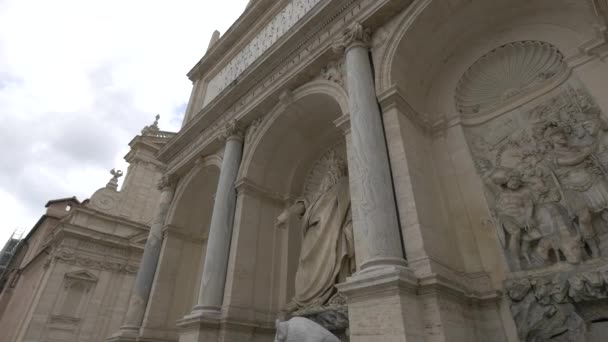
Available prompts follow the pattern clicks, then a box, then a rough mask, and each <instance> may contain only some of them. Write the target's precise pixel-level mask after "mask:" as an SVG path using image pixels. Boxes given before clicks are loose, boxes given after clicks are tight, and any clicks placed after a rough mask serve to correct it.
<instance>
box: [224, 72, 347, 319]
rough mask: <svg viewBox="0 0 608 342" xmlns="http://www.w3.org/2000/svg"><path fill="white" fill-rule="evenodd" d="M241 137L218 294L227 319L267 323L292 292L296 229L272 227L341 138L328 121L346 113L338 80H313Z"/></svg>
mask: <svg viewBox="0 0 608 342" xmlns="http://www.w3.org/2000/svg"><path fill="white" fill-rule="evenodd" d="M281 99H282V101H281V103H279V104H278V105H277V106H276V107H275V108H274V110H272V111H271V112H270V113H269V114H268V115H267V116H266V117H265V118H263V119H262V121H261V123H260V124H259V126H258V127H257V129H256V130H255V132H252V131H250V133H248V136H247V137H246V143H245V152H244V158H243V161H242V164H241V168H240V172H239V180H238V181H237V190H238V197H237V207H236V215H235V223H234V231H233V238H232V245H231V256H230V261H229V267H228V272H229V275H228V279H227V282H226V290H225V295H224V309H225V310H226V314H227V316H228V317H229V318H230V319H238V320H245V321H253V322H258V323H259V324H272V322H274V320H275V319H276V317H277V313H278V312H279V311H280V310H281V309H282V308H284V305H285V304H286V303H287V302H288V301H289V300H290V299H291V297H292V296H293V293H294V279H295V271H296V269H297V264H298V258H299V253H300V242H301V237H302V232H301V231H299V230H298V229H297V227H296V222H291V223H289V224H288V227H287V228H286V229H279V228H275V220H276V218H277V216H278V215H279V214H280V213H281V211H282V210H284V209H285V208H286V206H287V205H288V203H291V201H293V200H295V199H296V198H297V197H298V196H300V195H301V193H302V191H303V187H304V183H305V179H306V177H307V175H308V174H309V172H310V170H311V168H312V166H313V165H314V163H315V161H316V160H317V159H319V158H320V157H321V156H322V155H323V154H324V153H325V152H326V151H328V150H329V149H330V148H332V147H334V146H336V144H339V143H343V142H344V135H343V133H342V131H341V130H340V129H338V128H337V127H336V125H335V124H334V121H335V120H337V119H338V118H340V117H342V116H343V115H345V110H346V108H347V103H348V101H347V96H346V93H345V91H344V90H343V89H342V87H341V86H340V85H338V84H337V83H334V82H329V81H314V82H311V83H308V84H306V85H304V86H302V87H300V88H298V89H296V90H294V91H293V92H291V93H284V94H283V95H282V96H281Z"/></svg>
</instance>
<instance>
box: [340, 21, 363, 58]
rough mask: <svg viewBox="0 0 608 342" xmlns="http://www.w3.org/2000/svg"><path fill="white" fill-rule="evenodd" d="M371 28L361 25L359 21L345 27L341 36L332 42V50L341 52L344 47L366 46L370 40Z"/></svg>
mask: <svg viewBox="0 0 608 342" xmlns="http://www.w3.org/2000/svg"><path fill="white" fill-rule="evenodd" d="M371 37H372V33H371V30H370V29H368V28H365V27H363V25H361V23H358V22H357V23H355V24H354V25H352V26H351V27H349V28H347V29H346V30H345V31H344V33H343V34H342V37H340V38H339V39H338V40H336V41H335V42H334V46H333V50H334V51H335V52H337V53H340V54H341V53H343V52H344V50H345V49H347V48H350V47H353V46H364V47H366V48H368V47H369V46H370V44H371V40H372V38H371Z"/></svg>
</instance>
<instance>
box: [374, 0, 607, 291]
mask: <svg viewBox="0 0 608 342" xmlns="http://www.w3.org/2000/svg"><path fill="white" fill-rule="evenodd" d="M597 23H599V18H598V17H597V16H596V15H595V13H594V11H593V8H592V7H591V5H590V3H587V2H584V3H583V2H580V1H571V0H555V1H552V0H535V1H524V0H515V1H513V0H488V1H459V2H446V1H430V0H417V1H414V2H413V3H412V4H411V5H410V6H409V7H408V9H406V10H405V11H404V12H403V13H402V14H400V15H399V16H398V17H396V18H395V19H393V22H392V23H390V24H389V25H387V26H386V27H385V31H384V32H382V34H385V35H386V36H387V37H388V39H387V41H386V42H385V43H384V45H383V46H380V47H377V48H376V49H375V50H374V53H375V56H374V57H375V61H376V63H375V65H376V68H377V73H376V87H377V92H378V94H379V97H380V99H381V100H380V101H381V103H382V102H383V100H384V99H385V97H386V96H390V95H391V94H393V93H394V92H397V93H399V95H400V96H401V98H402V99H404V100H405V101H404V102H403V103H405V104H403V103H401V104H399V106H400V107H402V108H403V109H402V112H403V113H402V114H405V115H406V116H408V119H403V118H398V119H395V120H399V121H401V122H407V123H401V125H400V128H399V132H398V134H399V136H400V137H402V139H403V140H404V142H403V144H404V145H406V146H407V145H410V146H412V145H416V146H429V147H428V148H426V147H425V148H424V149H425V151H427V152H428V153H423V154H424V156H420V155H419V154H420V152H418V153H413V152H410V153H409V154H410V156H408V164H410V165H409V166H408V170H409V172H410V174H409V177H410V179H411V180H410V181H411V182H412V183H413V184H414V185H413V186H412V188H413V190H412V191H413V196H414V198H415V199H416V202H417V206H419V207H420V208H421V209H419V210H418V213H417V214H418V215H419V216H418V220H419V222H421V223H420V224H422V225H425V226H426V227H425V228H424V229H423V231H422V232H421V233H420V234H421V235H422V236H423V240H424V239H425V237H424V236H425V235H426V236H428V237H427V238H426V239H428V242H426V245H425V250H426V253H427V254H428V255H429V257H430V258H432V259H435V260H438V261H439V262H441V263H443V264H444V265H448V266H450V267H452V268H454V269H456V270H458V271H464V272H465V273H467V272H472V273H475V272H483V271H486V272H488V273H490V274H492V275H493V280H494V284H495V286H496V287H500V286H501V285H500V284H501V282H502V278H503V276H504V274H503V270H504V267H505V266H504V260H502V256H501V255H500V253H496V250H497V249H496V245H497V243H498V242H497V240H496V237H495V236H493V235H492V233H491V232H489V229H491V227H490V226H489V225H488V224H487V222H486V221H484V220H485V219H484V218H487V217H488V215H489V214H488V210H487V207H486V206H487V204H486V201H485V199H484V197H483V185H482V184H481V182H480V180H479V179H478V178H475V179H474V178H473V177H478V176H477V174H476V171H475V167H474V165H473V159H472V156H471V152H470V150H469V147H468V145H467V142H466V140H465V136H464V132H463V131H462V128H461V127H460V126H457V125H458V124H459V123H460V121H459V120H460V115H459V113H458V110H457V108H456V104H455V100H454V97H455V96H454V91H455V89H456V87H457V85H458V81H459V80H460V79H461V77H462V76H463V74H465V72H466V71H467V69H468V68H469V67H470V66H471V65H472V64H473V63H475V61H476V60H478V59H479V58H480V57H482V56H484V55H485V54H487V53H488V52H489V51H492V50H493V49H496V48H498V47H500V46H503V45H505V44H510V43H514V42H520V41H540V42H544V43H548V44H550V45H552V46H555V47H556V48H557V49H558V50H559V51H560V53H561V54H563V56H564V60H565V61H566V62H567V63H568V64H571V65H570V66H571V67H572V66H574V64H576V63H579V62H578V60H579V59H580V57H581V55H582V54H581V49H580V47H581V46H583V45H584V44H585V43H587V42H589V41H591V40H593V39H594V38H596V34H597V33H596V31H595V28H594V24H597ZM596 82H598V83H599V81H596ZM556 84H558V83H556ZM387 108H388V107H387ZM388 110H390V109H388ZM385 116H386V114H385ZM404 149H405V150H406V152H405V153H406V154H408V153H407V150H408V148H407V147H404ZM412 170H413V171H412ZM395 175H396V177H403V176H402V175H401V174H399V173H398V172H395ZM470 175H473V176H470ZM421 184H424V186H421ZM427 206H428V208H426V207H427ZM400 211H402V212H403V213H402V216H403V217H405V219H406V220H407V215H406V213H407V212H406V211H405V209H400ZM429 212H433V213H435V215H430V214H429ZM409 216H411V215H409ZM484 222H485V223H484ZM403 225H404V226H407V225H408V222H405V223H404V224H403ZM455 231H458V234H455ZM405 235H407V234H405ZM437 235H440V236H442V237H443V238H442V239H436V238H435V236H437ZM444 240H451V241H458V244H457V245H458V252H457V253H456V254H455V255H447V253H444V252H443V251H444V250H450V251H451V250H455V249H456V248H448V246H445V245H444V244H443V243H442V242H441V241H444ZM436 241H439V242H436ZM413 249H415V248H412V246H409V251H408V242H407V241H406V252H408V253H412V250H413ZM416 252H418V251H417V250H416ZM423 254H424V253H421V254H418V253H416V256H415V257H420V258H423V257H424V256H423ZM409 256H410V255H409V254H408V257H409Z"/></svg>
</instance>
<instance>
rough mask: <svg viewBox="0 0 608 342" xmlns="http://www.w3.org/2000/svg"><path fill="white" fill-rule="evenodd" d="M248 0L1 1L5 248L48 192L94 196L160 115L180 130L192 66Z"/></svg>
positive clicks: (0, 194)
mask: <svg viewBox="0 0 608 342" xmlns="http://www.w3.org/2000/svg"><path fill="white" fill-rule="evenodd" d="M247 2H248V0H223V1H213V2H212V1H206V0H174V1H170V2H169V1H158V0H148V1H145V0H85V1H83V0H55V1H47V0H0V119H2V120H1V121H0V145H1V146H2V149H3V152H2V156H1V158H0V207H2V209H3V213H4V215H3V226H2V227H0V248H1V246H2V245H3V244H4V242H5V241H6V239H7V238H8V237H9V236H10V234H11V233H12V231H13V230H14V229H15V228H21V229H26V230H27V229H29V228H31V227H32V226H33V224H34V223H35V222H36V221H37V220H38V218H39V217H40V215H42V214H43V212H44V204H45V203H46V201H47V200H50V199H53V198H58V197H69V196H72V195H77V196H78V197H79V198H80V199H81V200H82V199H84V198H88V197H89V196H90V195H91V194H92V193H93V192H94V191H95V190H96V189H97V188H99V187H101V186H104V185H105V183H106V182H107V180H108V179H109V177H110V175H109V174H108V170H109V169H111V168H112V167H115V166H120V167H122V168H125V165H124V161H123V160H122V157H123V156H124V154H126V152H127V151H128V147H127V143H128V142H129V141H130V140H131V138H132V137H133V136H134V135H135V134H137V133H138V132H139V130H141V128H143V126H144V125H146V124H149V123H151V122H152V121H153V119H154V115H155V114H156V113H159V114H161V121H160V126H161V129H164V130H173V131H175V130H177V129H179V125H180V122H181V117H182V115H183V110H184V109H185V105H186V102H187V100H188V97H189V95H190V90H191V83H190V81H189V80H188V79H187V78H186V76H185V74H186V73H187V72H188V71H189V70H190V68H191V67H192V66H194V64H195V63H196V62H197V61H198V60H199V59H200V58H201V57H202V56H203V54H204V52H205V50H206V48H207V44H208V42H209V39H210V38H211V34H212V32H213V30H216V29H217V30H220V32H225V31H226V30H227V29H228V27H229V26H230V25H231V24H232V23H233V22H234V21H235V20H236V19H237V18H238V16H239V15H240V14H241V13H242V11H243V10H244V8H245V6H246V4H247Z"/></svg>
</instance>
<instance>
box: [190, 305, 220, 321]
mask: <svg viewBox="0 0 608 342" xmlns="http://www.w3.org/2000/svg"><path fill="white" fill-rule="evenodd" d="M221 317H222V308H221V307H219V306H195V307H194V308H193V309H192V312H191V313H190V314H189V315H187V316H185V317H184V320H191V319H199V318H203V319H211V320H218V319H220V318H221Z"/></svg>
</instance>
